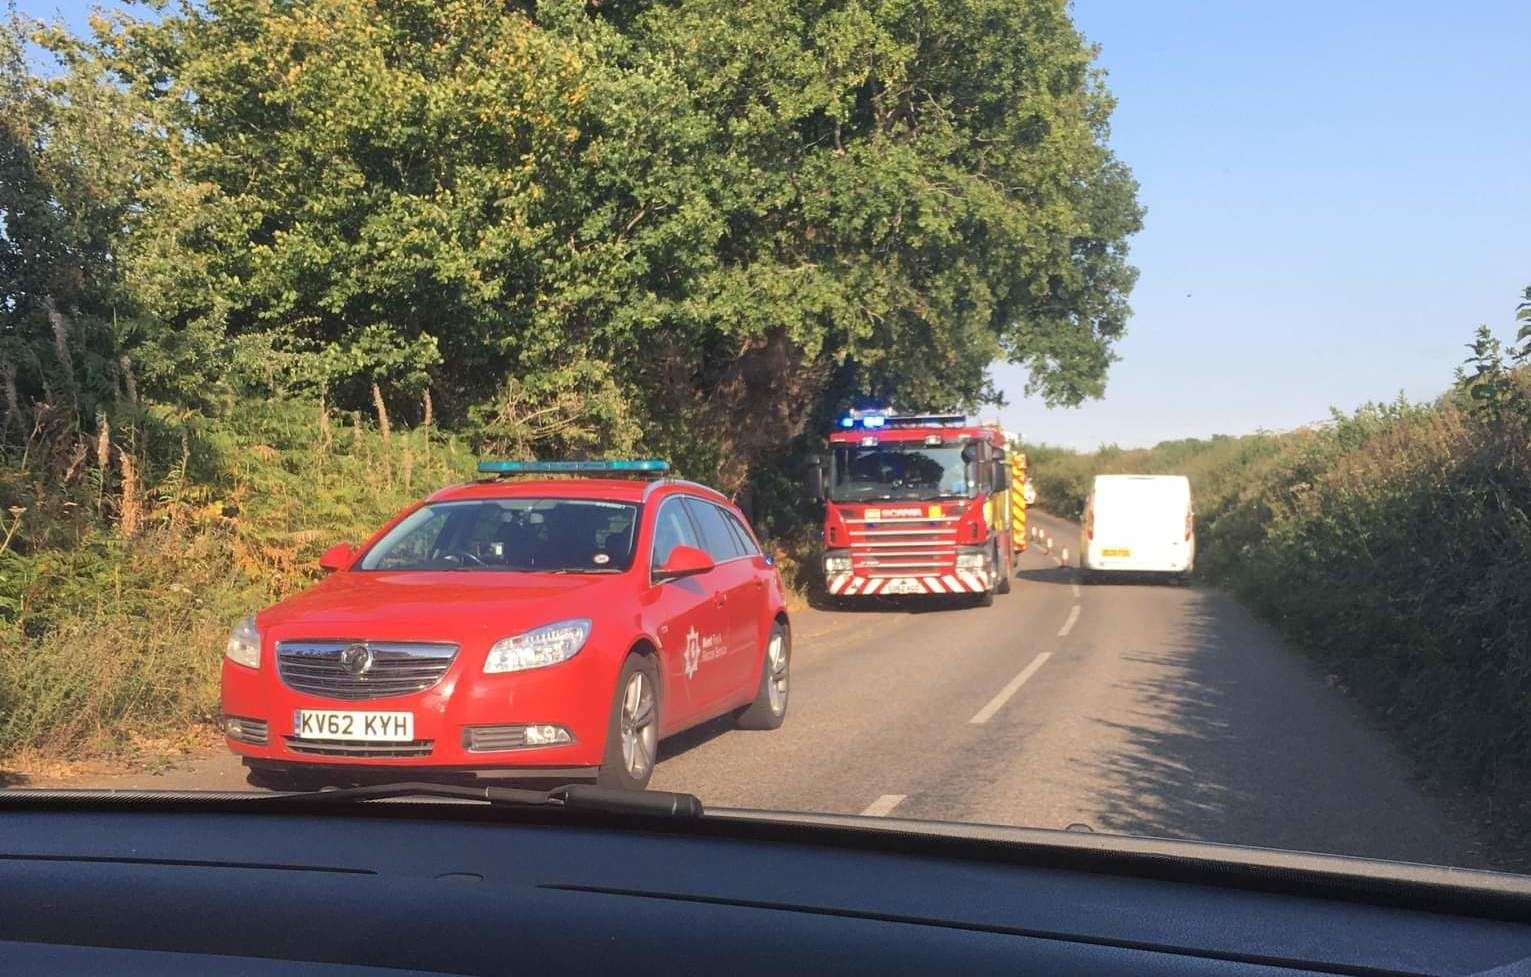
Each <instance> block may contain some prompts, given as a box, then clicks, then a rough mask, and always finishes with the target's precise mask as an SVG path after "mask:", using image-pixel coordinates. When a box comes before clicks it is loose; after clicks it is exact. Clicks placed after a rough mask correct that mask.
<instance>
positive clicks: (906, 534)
mask: <svg viewBox="0 0 1531 977" xmlns="http://www.w3.org/2000/svg"><path fill="white" fill-rule="evenodd" d="M845 521H846V524H847V528H848V529H849V531H850V537H851V538H850V544H851V545H850V550H851V568H852V569H853V570H854V571H855V572H856V573H857V574H858V575H860V576H864V577H909V576H924V575H926V574H931V573H940V572H946V571H950V570H951V569H952V568H953V567H955V566H956V563H957V526H956V523H957V518H956V517H955V516H946V517H942V518H939V519H931V518H928V517H927V518H916V519H910V518H902V519H879V520H876V521H875V522H873V521H868V520H866V519H847V520H845Z"/></svg>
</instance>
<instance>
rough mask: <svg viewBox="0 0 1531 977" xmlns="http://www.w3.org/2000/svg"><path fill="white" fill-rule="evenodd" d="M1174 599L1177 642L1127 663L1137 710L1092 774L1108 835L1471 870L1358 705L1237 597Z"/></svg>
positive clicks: (1160, 642) (1122, 685) (1103, 724)
mask: <svg viewBox="0 0 1531 977" xmlns="http://www.w3.org/2000/svg"><path fill="white" fill-rule="evenodd" d="M1139 594H1140V595H1141V598H1142V599H1143V600H1148V599H1150V598H1151V595H1150V594H1149V592H1147V591H1139ZM1175 596H1176V597H1177V598H1178V602H1179V603H1180V604H1181V605H1182V606H1181V607H1180V608H1179V613H1178V614H1176V616H1175V619H1174V621H1173V623H1171V624H1170V625H1169V626H1168V628H1167V629H1166V632H1167V633H1165V632H1161V634H1160V635H1159V636H1158V639H1157V640H1151V639H1150V640H1145V641H1143V643H1141V644H1137V645H1136V646H1134V645H1133V644H1128V645H1127V646H1126V647H1124V648H1123V649H1122V650H1121V652H1120V653H1119V660H1120V662H1121V664H1122V666H1123V667H1122V669H1121V673H1120V674H1121V678H1120V679H1119V680H1118V681H1117V682H1116V687H1117V688H1118V689H1123V690H1126V691H1127V692H1129V693H1130V696H1129V697H1128V700H1127V701H1129V702H1131V703H1132V705H1131V706H1130V708H1127V709H1122V710H1120V712H1119V714H1117V715H1110V716H1104V717H1101V716H1098V717H1096V718H1095V719H1094V720H1093V722H1094V723H1096V724H1097V725H1098V726H1099V727H1100V731H1101V733H1102V734H1103V736H1104V737H1106V739H1107V740H1109V741H1113V742H1121V743H1122V748H1120V749H1113V750H1110V751H1108V752H1106V753H1103V754H1102V753H1096V754H1095V755H1093V756H1092V757H1091V758H1090V759H1089V760H1088V761H1086V762H1087V765H1088V767H1089V768H1090V769H1089V770H1088V771H1082V773H1083V775H1084V776H1085V777H1087V778H1088V779H1089V780H1090V781H1092V782H1095V783H1097V784H1099V785H1100V787H1099V788H1098V791H1099V793H1098V797H1099V803H1100V804H1101V812H1100V813H1099V814H1098V815H1097V818H1098V823H1096V824H1094V825H1093V826H1094V827H1095V828H1096V829H1097V830H1104V831H1109V832H1118V833H1125V834H1140V835H1157V836H1160V837H1172V838H1192V839H1199V840H1206V841H1222V842H1231V843H1236V844H1243V845H1257V846H1266V847H1275V848H1288V849H1299V850H1308V851H1327V852H1337V853H1342V854H1348V855H1363V856H1372V857H1387V858H1406V859H1414V860H1423V861H1435V862H1440V863H1446V864H1459V865H1461V864H1471V861H1472V856H1470V855H1469V854H1468V853H1467V851H1466V850H1465V849H1466V848H1467V847H1468V845H1467V843H1466V839H1464V838H1461V837H1450V836H1449V832H1447V831H1444V830H1443V828H1444V827H1445V826H1444V824H1443V822H1442V820H1441V819H1440V818H1439V816H1438V813H1437V811H1436V809H1435V808H1434V806H1433V805H1432V804H1430V803H1429V802H1428V801H1427V800H1426V799H1425V798H1424V797H1423V796H1422V795H1421V794H1420V792H1419V791H1418V789H1417V788H1416V787H1415V786H1414V785H1413V784H1412V783H1411V782H1410V779H1411V778H1410V776H1409V767H1408V765H1407V764H1406V763H1404V762H1403V761H1402V760H1401V758H1400V757H1399V756H1398V755H1397V754H1396V753H1395V752H1394V751H1393V750H1391V749H1390V748H1389V747H1388V746H1387V745H1386V744H1385V743H1384V741H1383V740H1382V739H1381V737H1380V736H1379V735H1378V734H1377V733H1376V731H1375V730H1373V729H1371V728H1369V727H1368V726H1367V725H1366V724H1365V723H1364V722H1363V721H1362V720H1361V718H1360V716H1359V714H1358V711H1357V710H1356V708H1355V706H1354V704H1353V703H1350V702H1348V701H1347V700H1345V699H1344V698H1343V697H1342V696H1341V695H1340V694H1339V693H1338V692H1336V691H1335V690H1334V689H1332V688H1330V687H1328V685H1327V684H1326V683H1325V681H1324V680H1323V678H1322V677H1321V676H1320V675H1319V674H1318V673H1317V672H1316V670H1315V669H1313V668H1312V667H1310V666H1309V665H1307V664H1306V663H1305V662H1304V661H1303V660H1302V659H1300V658H1297V657H1296V656H1295V655H1293V654H1292V653H1291V652H1289V651H1287V650H1286V649H1284V648H1282V647H1280V645H1279V642H1277V641H1276V640H1275V639H1274V638H1273V636H1271V635H1270V634H1269V632H1268V631H1267V630H1266V629H1264V628H1263V627H1262V626H1261V625H1259V624H1257V623H1256V622H1254V621H1253V620H1252V619H1250V618H1249V616H1248V615H1247V614H1245V613H1243V612H1242V610H1241V609H1239V608H1237V607H1236V606H1234V605H1233V602H1232V601H1231V599H1229V598H1228V597H1226V595H1222V594H1219V593H1217V592H1215V591H1183V592H1181V593H1180V594H1178V595H1175ZM1155 603H1162V599H1161V600H1155ZM1124 610H1127V608H1124Z"/></svg>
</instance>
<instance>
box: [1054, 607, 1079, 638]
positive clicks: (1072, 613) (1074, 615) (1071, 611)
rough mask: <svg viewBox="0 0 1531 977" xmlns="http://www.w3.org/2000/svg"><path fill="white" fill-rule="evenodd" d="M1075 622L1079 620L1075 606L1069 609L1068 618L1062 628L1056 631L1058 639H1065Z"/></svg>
mask: <svg viewBox="0 0 1531 977" xmlns="http://www.w3.org/2000/svg"><path fill="white" fill-rule="evenodd" d="M1077 620H1079V605H1078V604H1075V605H1074V606H1073V607H1070V608H1069V616H1068V619H1067V620H1066V621H1064V622H1063V627H1061V628H1059V629H1058V637H1060V638H1067V637H1068V636H1069V632H1070V631H1072V630H1074V622H1075V621H1077Z"/></svg>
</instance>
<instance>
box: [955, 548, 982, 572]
mask: <svg viewBox="0 0 1531 977" xmlns="http://www.w3.org/2000/svg"><path fill="white" fill-rule="evenodd" d="M988 568H989V551H988V550H978V551H977V552H973V553H958V554H957V569H958V570H987V569H988Z"/></svg>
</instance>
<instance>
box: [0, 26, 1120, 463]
mask: <svg viewBox="0 0 1531 977" xmlns="http://www.w3.org/2000/svg"><path fill="white" fill-rule="evenodd" d="M37 37H38V39H39V40H40V41H41V43H42V44H43V45H44V46H45V47H46V48H48V49H49V50H51V51H52V52H53V53H54V54H55V56H56V57H57V58H58V60H59V65H60V71H59V72H58V73H57V74H55V75H53V76H51V77H48V78H44V79H39V78H37V77H35V76H33V75H32V74H31V73H29V72H28V70H27V67H26V64H25V59H24V58H23V57H22V55H21V53H20V46H19V45H20V40H19V35H18V34H17V32H16V31H13V32H12V37H11V38H10V40H9V41H8V44H9V50H10V51H11V52H12V53H10V54H9V55H8V56H7V57H6V58H5V65H4V67H3V70H4V71H5V75H6V77H5V87H4V94H3V95H0V98H4V100H5V101H4V104H3V106H0V111H3V116H0V126H3V132H0V137H3V139H4V142H3V144H0V152H3V154H4V155H3V159H0V165H3V166H4V167H5V168H6V177H7V178H6V181H5V183H6V187H7V189H6V190H5V191H4V193H3V195H0V221H3V225H0V232H3V239H0V269H3V273H4V275H5V277H6V281H5V283H4V285H3V287H4V296H3V302H0V343H4V344H6V345H5V346H4V349H5V350H6V351H7V356H8V358H10V359H11V362H12V363H13V364H14V369H15V373H16V376H17V379H16V381H15V383H14V384H13V385H17V386H19V390H20V391H21V399H22V400H23V401H26V400H28V399H44V398H53V399H55V400H56V399H57V397H58V395H59V390H60V389H61V387H60V383H59V381H58V380H57V378H53V379H50V377H54V373H55V372H57V371H58V370H59V369H60V367H61V364H60V363H59V362H58V356H59V355H60V354H59V353H58V350H57V348H56V347H57V343H56V342H55V340H56V338H57V335H56V334H57V333H58V329H57V328H55V327H54V326H51V325H49V322H50V320H49V318H48V310H49V309H50V308H52V309H54V310H56V311H57V313H58V314H59V315H60V316H62V317H63V319H62V320H61V321H64V322H65V323H66V331H68V332H69V334H70V336H71V337H74V336H76V334H78V338H77V339H74V340H73V341H74V342H75V343H76V345H77V346H81V347H82V348H80V349H78V350H74V351H72V352H71V354H70V355H72V356H74V355H78V356H84V355H86V354H87V352H89V354H90V355H93V356H95V357H96V359H97V360H99V361H100V362H101V363H103V364H108V365H110V370H109V371H108V372H111V373H112V375H113V377H114V379H113V381H112V383H109V384H107V385H106V386H105V387H103V388H102V389H104V390H107V391H108V395H109V396H116V395H117V393H116V391H117V390H119V389H120V388H121V387H122V385H123V383H122V379H121V376H122V375H123V374H124V373H125V372H130V373H131V375H132V376H133V378H134V381H135V383H136V384H137V385H138V386H140V387H142V388H143V390H144V394H145V396H148V397H154V398H163V399H167V400H171V401H174V402H176V403H180V404H186V405H191V406H199V405H200V406H207V405H210V404H212V403H214V402H215V401H216V400H217V398H218V397H219V396H223V395H224V394H226V393H227V392H228V390H229V389H230V388H231V385H232V386H235V387H237V386H240V385H246V386H248V385H252V384H253V385H255V386H257V387H260V386H262V385H264V387H265V388H266V389H271V388H275V389H279V390H296V389H308V390H314V391H322V392H323V393H324V394H325V396H327V397H328V398H329V399H330V401H331V402H333V403H336V404H339V405H341V406H348V407H353V408H369V407H371V406H372V405H373V399H374V398H375V397H377V398H382V399H383V400H384V401H386V402H387V403H388V404H389V406H390V409H392V410H393V411H395V412H396V413H401V414H402V415H403V416H405V417H407V418H417V417H418V415H419V413H420V412H421V411H422V410H423V409H425V408H423V406H422V405H423V400H422V398H423V396H424V395H425V394H426V393H427V391H428V392H429V394H430V396H431V398H432V401H433V403H434V405H435V410H436V412H437V419H438V420H439V421H440V422H442V423H447V424H454V425H462V426H468V427H474V426H477V427H479V428H481V429H483V430H484V431H485V432H486V433H487V434H489V435H491V436H494V437H498V438H501V439H502V442H503V443H505V444H508V445H511V446H513V447H514V449H515V450H522V451H528V450H556V449H564V450H596V451H598V450H602V449H603V448H606V447H619V448H624V449H626V448H637V447H642V448H645V449H647V450H652V451H655V452H659V453H663V454H667V455H670V456H672V457H674V458H675V459H676V460H678V461H679V462H680V463H681V465H682V467H683V468H684V469H687V470H690V471H692V472H693V473H697V474H703V475H706V476H708V477H713V478H717V479H719V480H721V481H722V482H724V483H725V484H727V485H738V484H740V483H741V482H742V480H743V479H744V478H746V477H747V476H748V475H749V474H750V473H751V472H753V471H755V470H756V469H758V467H759V466H760V465H762V464H763V463H767V462H769V461H770V459H772V458H773V457H776V456H777V455H779V453H780V452H781V451H782V449H783V445H784V444H786V443H787V442H788V441H789V440H790V439H791V438H792V437H793V436H795V435H797V434H799V433H800V432H802V431H803V430H804V429H805V425H808V424H810V423H812V422H814V421H815V420H816V419H819V418H821V417H822V416H823V415H825V414H826V413H827V412H828V411H831V410H833V409H835V408H836V407H837V406H839V405H840V404H842V403H844V402H845V401H846V400H848V399H849V398H851V397H853V396H856V395H872V396H877V397H881V398H887V399H891V400H892V401H893V402H895V403H898V404H902V405H906V406H909V407H918V408H928V409H935V408H948V407H969V408H971V407H974V406H976V405H978V404H980V403H982V402H985V401H992V400H993V399H994V398H995V397H996V392H995V391H993V390H992V389H990V387H989V385H988V381H987V371H988V368H989V366H990V365H991V364H992V363H993V362H994V361H996V360H999V359H1008V360H1010V361H1013V362H1016V363H1020V364H1024V365H1025V366H1026V367H1027V368H1028V369H1029V371H1030V377H1031V386H1032V389H1033V391H1035V392H1038V393H1040V394H1041V395H1042V396H1043V397H1044V398H1045V399H1046V400H1047V401H1048V402H1049V403H1053V404H1073V403H1078V402H1079V401H1080V400H1082V399H1084V398H1086V397H1090V396H1098V395H1099V394H1100V393H1101V392H1102V390H1103V389H1104V383H1105V378H1106V374H1107V369H1108V367H1109V365H1110V363H1111V360H1112V348H1113V344H1114V343H1115V341H1116V340H1117V339H1118V338H1119V337H1120V336H1121V335H1122V332H1123V328H1124V324H1125V321H1126V318H1127V314H1128V309H1127V305H1126V299H1127V294H1128V292H1129V290H1130V288H1131V286H1132V282H1133V277H1134V272H1133V270H1132V269H1131V267H1130V266H1129V265H1128V264H1127V259H1126V247H1127V240H1128V238H1129V237H1130V236H1131V235H1132V234H1133V233H1134V232H1135V231H1136V230H1137V229H1138V227H1139V224H1140V219H1141V212H1140V210H1139V208H1138V206H1137V203H1136V201H1135V192H1136V186H1135V184H1134V182H1133V180H1132V178H1131V176H1130V174H1129V173H1128V171H1127V169H1126V168H1125V167H1124V166H1123V165H1122V164H1121V163H1120V162H1119V161H1118V160H1116V159H1115V157H1114V156H1113V155H1112V154H1111V152H1110V150H1109V148H1108V147H1107V144H1106V137H1107V121H1108V117H1109V114H1110V112H1111V108H1112V101H1111V98H1110V96H1109V94H1108V93H1107V92H1106V90H1105V87H1104V85H1103V83H1102V79H1101V76H1100V74H1099V72H1098V71H1097V70H1096V69H1095V68H1094V67H1093V65H1092V57H1093V51H1092V49H1091V48H1090V47H1089V46H1088V45H1087V44H1086V43H1085V41H1084V40H1083V39H1082V38H1081V37H1080V35H1079V33H1078V31H1077V30H1076V29H1075V27H1074V25H1073V24H1072V22H1071V20H1070V18H1069V16H1068V11H1067V5H1066V3H1065V2H1064V0H834V2H830V0H749V2H744V3H740V2H738V0H728V2H724V0H673V2H667V3H665V2H647V3H645V2H633V3H620V4H619V3H610V2H590V3H585V2H577V0H542V2H537V3H522V4H516V3H505V2H486V0H309V2H284V0H206V2H188V3H183V4H181V5H180V6H177V7H174V8H167V9H163V10H160V11H158V12H156V13H154V14H152V15H150V16H146V17H143V18H133V17H127V16H121V15H114V16H112V17H109V18H108V17H98V18H97V19H96V21H95V23H94V31H93V34H92V36H91V37H89V38H83V39H82V38H74V37H70V36H68V35H67V34H65V33H63V32H61V31H59V30H56V29H55V30H49V31H42V32H41V33H40V34H38V35H37ZM12 174H20V175H21V176H22V177H24V179H12ZM87 324H88V325H87ZM85 347H88V350H87V349H86V348H85ZM71 369H73V370H75V371H78V370H80V369H85V365H84V363H83V361H81V362H78V363H76V364H74V365H73V367H71ZM103 369H104V368H103ZM68 372H69V371H68V370H65V371H64V372H63V373H59V374H58V375H59V376H63V375H65V374H67V373H68ZM113 384H115V386H113ZM134 396H135V397H136V396H137V394H135V395H134ZM549 405H551V407H552V408H553V409H556V410H557V411H560V412H562V415H563V416H565V418H566V420H567V421H568V422H569V423H568V424H567V425H565V426H559V425H545V424H544V425H543V426H541V427H539V423H541V422H540V421H539V420H538V418H539V417H543V416H544V415H540V414H537V411H539V410H542V409H543V408H544V407H548V406H549ZM534 415H535V416H534ZM569 431H574V432H576V433H575V435H573V436H570V435H569V434H568V432H569Z"/></svg>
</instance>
